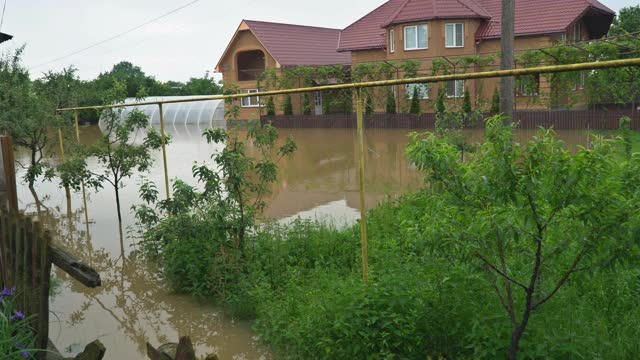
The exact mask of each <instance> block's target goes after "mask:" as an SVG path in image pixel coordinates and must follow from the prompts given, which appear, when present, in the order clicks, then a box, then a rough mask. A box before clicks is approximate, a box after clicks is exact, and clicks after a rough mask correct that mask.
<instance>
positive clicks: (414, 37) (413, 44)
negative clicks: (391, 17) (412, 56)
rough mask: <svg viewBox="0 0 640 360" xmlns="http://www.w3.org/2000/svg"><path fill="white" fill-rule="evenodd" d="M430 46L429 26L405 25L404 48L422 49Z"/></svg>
mask: <svg viewBox="0 0 640 360" xmlns="http://www.w3.org/2000/svg"><path fill="white" fill-rule="evenodd" d="M428 48H429V27H428V26H427V25H426V24H424V25H413V26H405V27H404V49H405V50H422V49H428Z"/></svg>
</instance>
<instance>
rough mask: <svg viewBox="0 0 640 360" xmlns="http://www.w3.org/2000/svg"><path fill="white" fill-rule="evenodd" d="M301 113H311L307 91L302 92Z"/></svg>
mask: <svg viewBox="0 0 640 360" xmlns="http://www.w3.org/2000/svg"><path fill="white" fill-rule="evenodd" d="M302 114H304V115H311V99H310V98H309V93H304V94H302Z"/></svg>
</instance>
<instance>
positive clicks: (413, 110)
mask: <svg viewBox="0 0 640 360" xmlns="http://www.w3.org/2000/svg"><path fill="white" fill-rule="evenodd" d="M409 113H410V114H416V115H420V90H418V87H417V86H414V87H413V95H412V96H411V107H410V108H409Z"/></svg>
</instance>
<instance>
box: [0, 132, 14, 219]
mask: <svg viewBox="0 0 640 360" xmlns="http://www.w3.org/2000/svg"><path fill="white" fill-rule="evenodd" d="M0 147H1V148H2V164H3V167H4V174H3V175H4V178H5V182H6V184H5V186H6V191H7V197H8V198H9V212H11V213H17V212H18V187H17V186H16V167H15V166H16V165H15V161H16V160H15V157H14V154H13V140H12V139H11V136H8V135H5V136H1V137H0Z"/></svg>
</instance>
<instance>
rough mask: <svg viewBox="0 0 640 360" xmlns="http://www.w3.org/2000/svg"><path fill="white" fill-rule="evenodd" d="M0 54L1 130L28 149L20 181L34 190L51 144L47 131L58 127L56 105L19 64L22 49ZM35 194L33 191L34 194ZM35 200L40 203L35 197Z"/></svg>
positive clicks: (43, 168)
mask: <svg viewBox="0 0 640 360" xmlns="http://www.w3.org/2000/svg"><path fill="white" fill-rule="evenodd" d="M23 50H24V48H20V49H17V50H16V51H15V53H13V54H4V55H3V56H2V57H0V131H7V132H9V133H10V134H11V137H12V138H13V143H14V145H15V146H18V147H23V148H25V149H27V150H28V151H29V155H30V156H29V161H28V163H26V164H22V163H20V165H21V166H22V167H23V168H24V169H25V170H26V172H25V174H24V176H23V180H24V181H25V182H26V183H27V184H28V185H29V188H30V189H31V190H32V193H34V187H33V186H34V183H35V181H36V180H37V179H38V178H39V177H41V176H42V175H44V173H45V171H46V168H47V165H46V163H45V162H46V159H47V158H48V157H49V155H50V154H49V153H48V151H49V147H50V146H51V144H52V142H53V141H52V139H51V137H50V130H51V129H52V128H57V125H58V124H57V123H56V118H55V117H54V113H55V106H54V105H53V104H52V103H51V102H49V101H47V99H46V98H45V97H43V96H42V95H41V94H38V93H37V92H36V91H35V89H34V86H33V84H32V82H31V80H30V79H29V72H28V71H27V69H25V68H24V67H23V66H22V64H21V57H22V51H23ZM34 196H35V193H34ZM36 202H39V201H38V200H37V198H36Z"/></svg>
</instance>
